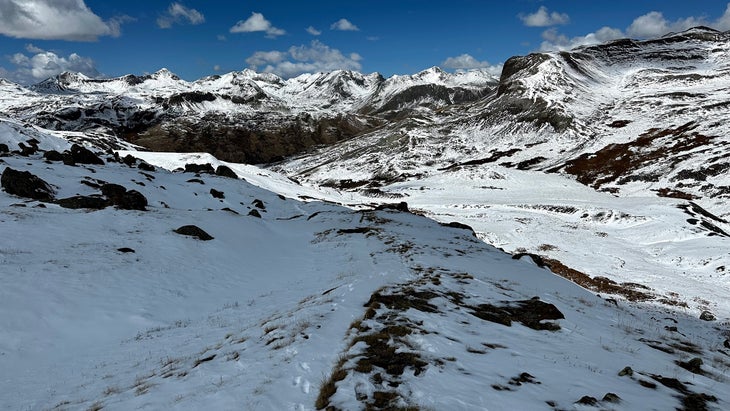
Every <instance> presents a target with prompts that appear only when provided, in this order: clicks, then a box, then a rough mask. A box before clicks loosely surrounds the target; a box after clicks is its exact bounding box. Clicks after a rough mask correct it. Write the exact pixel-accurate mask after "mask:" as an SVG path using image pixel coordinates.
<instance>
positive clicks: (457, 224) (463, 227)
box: [441, 221, 514, 258]
mask: <svg viewBox="0 0 730 411" xmlns="http://www.w3.org/2000/svg"><path fill="white" fill-rule="evenodd" d="M441 225H442V226H444V227H451V228H458V229H460V230H468V231H470V232H471V235H472V236H474V237H476V236H477V233H476V232H475V231H474V229H473V228H471V226H468V225H466V224H462V223H460V222H458V221H452V222H450V223H448V224H445V223H441ZM513 258H514V257H513Z"/></svg>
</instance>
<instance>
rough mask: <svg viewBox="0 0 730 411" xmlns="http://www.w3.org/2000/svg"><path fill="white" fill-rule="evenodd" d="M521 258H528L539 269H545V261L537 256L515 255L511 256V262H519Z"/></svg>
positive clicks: (527, 254)
mask: <svg viewBox="0 0 730 411" xmlns="http://www.w3.org/2000/svg"><path fill="white" fill-rule="evenodd" d="M522 257H530V258H531V259H532V262H534V263H535V265H537V266H538V267H540V268H546V267H547V264H546V263H545V260H544V259H543V258H542V257H540V256H539V255H537V254H531V253H517V254H514V255H512V259H513V260H520V259H522Z"/></svg>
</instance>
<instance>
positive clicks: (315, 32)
mask: <svg viewBox="0 0 730 411" xmlns="http://www.w3.org/2000/svg"><path fill="white" fill-rule="evenodd" d="M307 33H309V34H311V35H313V36H319V35H320V34H322V32H321V31H320V30H317V29H315V28H314V27H312V26H309V27H307Z"/></svg>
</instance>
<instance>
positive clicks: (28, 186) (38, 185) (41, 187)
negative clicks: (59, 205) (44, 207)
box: [0, 167, 54, 201]
mask: <svg viewBox="0 0 730 411" xmlns="http://www.w3.org/2000/svg"><path fill="white" fill-rule="evenodd" d="M0 184H1V185H2V188H3V189H4V190H5V191H6V192H7V193H8V194H15V195H16V196H19V197H27V198H32V199H34V200H41V201H51V200H53V197H54V192H53V189H52V188H51V186H50V185H49V184H48V183H46V182H45V181H43V180H42V179H41V178H40V177H38V176H36V175H33V174H31V173H30V172H28V171H17V170H13V169H12V168H10V167H7V168H5V171H3V174H2V177H1V178H0Z"/></svg>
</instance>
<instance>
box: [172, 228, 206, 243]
mask: <svg viewBox="0 0 730 411" xmlns="http://www.w3.org/2000/svg"><path fill="white" fill-rule="evenodd" d="M173 231H175V232H176V233H178V234H182V235H188V236H191V237H195V238H197V239H199V240H203V241H208V240H212V239H213V237H212V236H211V235H210V234H208V233H206V232H205V231H204V230H203V229H202V228H200V227H198V226H195V225H184V226H182V227H180V228H178V229H177V230H173Z"/></svg>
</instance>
